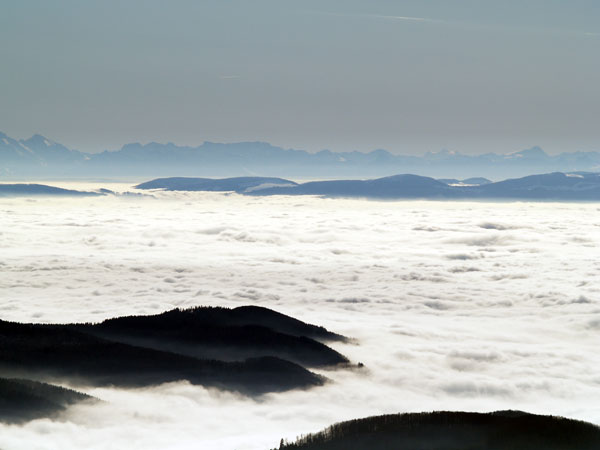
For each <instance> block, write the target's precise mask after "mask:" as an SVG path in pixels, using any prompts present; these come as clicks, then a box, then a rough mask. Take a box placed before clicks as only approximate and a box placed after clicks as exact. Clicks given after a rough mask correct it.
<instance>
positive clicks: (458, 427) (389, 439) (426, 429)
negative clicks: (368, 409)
mask: <svg viewBox="0 0 600 450" xmlns="http://www.w3.org/2000/svg"><path fill="white" fill-rule="evenodd" d="M390 449H394V450H470V449H473V450H541V449H544V450H598V449H600V428H599V427H597V426H595V425H592V424H590V423H586V422H581V421H577V420H571V419H565V418H562V417H553V416H541V415H534V414H528V413H525V412H521V411H497V412H494V413H487V414H482V413H471V412H449V411H440V412H430V413H409V414H393V415H384V416H375V417H368V418H365V419H356V420H350V421H347V422H341V423H337V424H334V425H331V426H330V427H328V428H326V429H325V430H323V431H321V432H319V433H315V434H309V435H306V436H302V437H300V438H299V439H297V440H296V441H295V442H291V443H287V442H284V441H283V439H282V441H281V443H280V446H279V450H390Z"/></svg>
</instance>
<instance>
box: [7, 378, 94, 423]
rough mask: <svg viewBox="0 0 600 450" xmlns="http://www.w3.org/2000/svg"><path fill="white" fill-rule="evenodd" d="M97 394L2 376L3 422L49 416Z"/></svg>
mask: <svg viewBox="0 0 600 450" xmlns="http://www.w3.org/2000/svg"><path fill="white" fill-rule="evenodd" d="M86 400H87V401H93V400H94V399H93V397H90V396H88V395H85V394H82V393H80V392H76V391H73V390H71V389H65V388H62V387H60V386H53V385H50V384H46V383H39V382H36V381H31V380H23V379H7V378H0V422H8V423H19V422H26V421H29V420H33V419H38V418H41V417H49V416H52V415H54V414H56V413H59V412H61V411H64V410H65V409H66V408H67V407H68V406H70V405H73V404H75V403H79V402H82V401H86Z"/></svg>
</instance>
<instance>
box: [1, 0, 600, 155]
mask: <svg viewBox="0 0 600 450" xmlns="http://www.w3.org/2000/svg"><path fill="white" fill-rule="evenodd" d="M599 23H600V4H599V3H598V2H597V1H595V0H574V1H568V2H567V1H545V0H527V1H516V0H506V1H502V2H495V1H474V0H456V1H446V0H426V1H422V0H405V1H384V0H377V1H369V2H362V1H355V0H343V1H342V0H337V1H335V0H325V1H322V0H320V1H313V0H310V1H303V2H293V1H287V0H284V1H275V0H271V1H269V0H257V1H252V2H247V1H243V0H226V1H222V0H205V1H202V2H197V1H187V0H176V1H172V2H169V4H168V6H167V5H166V4H165V3H164V2H162V1H154V0H151V1H142V0H132V1H127V2H120V1H112V0H109V1H102V2H79V1H67V0H59V1H53V2H46V1H32V0H23V1H18V2H4V3H3V5H2V14H0V42H1V44H0V61H2V71H1V72H0V97H1V98H2V107H1V108H0V124H1V127H0V130H1V131H4V132H5V133H7V134H9V135H11V136H14V137H16V138H28V137H29V136H31V135H32V134H34V133H40V134H43V135H44V136H47V137H48V138H50V139H53V140H56V141H59V142H63V143H65V144H67V145H68V146H69V147H71V148H76V149H79V150H81V151H86V152H97V151H102V150H105V149H109V150H116V149H117V148H120V147H121V146H122V145H124V144H125V143H128V142H138V141H140V142H142V143H145V142H150V141H157V142H163V143H166V142H174V143H176V144H179V145H194V146H195V145H198V144H200V143H202V142H203V141H205V140H210V141H216V142H234V141H248V140H250V141H254V140H260V141H267V142H270V143H272V144H273V145H278V146H282V147H284V148H297V149H305V150H309V151H318V150H321V149H330V150H333V151H351V150H361V151H369V150H373V149H377V148H384V149H387V150H389V151H390V152H392V153H397V154H415V155H420V154H423V153H425V152H427V151H438V150H440V149H442V148H448V149H449V150H453V151H460V152H463V153H466V154H481V153H486V152H498V153H508V152H513V151H518V150H522V149H524V148H529V147H532V146H534V145H539V146H541V147H542V148H544V149H545V150H546V151H547V152H549V153H551V154H555V153H558V152H562V151H578V150H584V151H590V150H598V138H599V131H598V127H597V123H596V119H597V117H598V115H599V114H600V106H599V105H600V86H599V84H598V82H597V74H598V73H599V72H600V59H599V58H598V57H597V55H598V54H600V27H599V25H598V24H599Z"/></svg>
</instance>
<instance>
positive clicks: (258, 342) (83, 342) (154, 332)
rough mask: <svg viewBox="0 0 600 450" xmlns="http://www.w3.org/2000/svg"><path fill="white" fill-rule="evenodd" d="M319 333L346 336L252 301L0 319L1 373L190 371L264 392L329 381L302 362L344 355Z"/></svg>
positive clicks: (128, 381) (92, 379) (155, 376)
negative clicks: (55, 318)
mask: <svg viewBox="0 0 600 450" xmlns="http://www.w3.org/2000/svg"><path fill="white" fill-rule="evenodd" d="M309 336H312V337H309ZM313 338H318V339H321V340H344V339H345V338H344V337H343V336H340V335H337V334H335V333H332V332H330V331H328V330H326V329H325V328H323V327H318V326H315V325H310V324H306V323H304V322H301V321H299V320H297V319H294V318H292V317H289V316H286V315H284V314H280V313H278V312H275V311H272V310H269V309H266V308H261V307H255V306H248V307H240V308H235V309H226V308H208V307H198V308H192V309H189V310H180V309H176V310H172V311H169V312H165V313H162V314H158V315H154V316H130V317H122V318H115V319H109V320H106V321H104V322H102V323H99V324H23V323H15V322H6V321H0V343H1V344H2V345H1V346H0V376H5V377H23V378H32V379H36V380H41V381H49V382H52V381H54V380H67V381H69V383H70V384H71V385H77V384H80V385H92V386H104V385H114V386H125V387H127V386H148V385H155V384H160V383H165V382H170V381H177V380H188V381H189V382H191V383H193V384H200V385H204V386H213V387H217V388H222V389H227V390H235V391H239V392H241V393H244V394H247V395H260V394H263V393H267V392H276V391H285V390H290V389H296V388H310V387H313V386H319V385H322V384H323V383H324V382H325V378H324V377H322V376H320V375H317V374H315V373H313V372H311V371H309V370H308V369H306V368H305V366H308V367H312V366H337V365H340V364H341V365H342V366H343V367H345V366H346V365H348V360H347V359H346V358H345V357H344V356H343V355H341V354H340V353H338V352H336V351H335V350H333V349H331V348H329V347H328V346H326V345H325V344H324V343H322V342H319V341H317V340H315V339H313Z"/></svg>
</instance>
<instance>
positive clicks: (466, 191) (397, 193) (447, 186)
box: [136, 172, 600, 201]
mask: <svg viewBox="0 0 600 450" xmlns="http://www.w3.org/2000/svg"><path fill="white" fill-rule="evenodd" d="M467 181H470V183H466V182H467ZM474 182H477V183H480V184H475V183H474ZM136 187H137V188H138V189H164V190H173V191H233V192H237V193H239V194H244V195H254V196H265V195H319V196H326V197H362V198H376V199H431V200H436V199H439V200H443V199H449V200H452V199H454V200H490V199H494V200H563V201H598V200H600V174H598V173H586V172H572V173H562V172H555V173H548V174H543V175H530V176H526V177H523V178H516V179H508V180H504V181H499V182H496V183H491V182H489V180H487V179H482V178H479V179H471V180H463V181H459V180H435V179H433V178H429V177H422V176H418V175H411V174H406V175H395V176H391V177H384V178H377V179H371V180H334V181H311V182H307V183H300V184H299V183H295V182H293V181H290V180H285V179H282V178H261V177H240V178H226V179H208V178H182V177H178V178H159V179H156V180H152V181H149V182H146V183H142V184H140V185H138V186H136Z"/></svg>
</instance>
